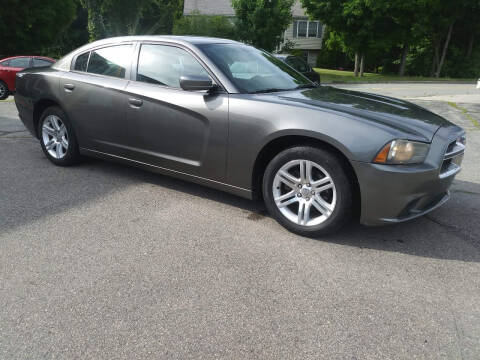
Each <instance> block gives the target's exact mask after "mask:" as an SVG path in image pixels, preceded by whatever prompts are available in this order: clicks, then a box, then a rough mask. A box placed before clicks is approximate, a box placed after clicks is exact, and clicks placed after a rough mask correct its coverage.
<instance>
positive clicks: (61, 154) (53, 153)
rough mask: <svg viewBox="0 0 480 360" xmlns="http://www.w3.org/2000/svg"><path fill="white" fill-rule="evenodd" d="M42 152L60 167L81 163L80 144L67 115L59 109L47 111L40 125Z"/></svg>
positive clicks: (39, 133) (52, 108)
mask: <svg viewBox="0 0 480 360" xmlns="http://www.w3.org/2000/svg"><path fill="white" fill-rule="evenodd" d="M38 135H39V138H40V144H41V146H42V150H43V152H44V153H45V155H46V156H47V158H48V160H50V161H51V162H52V163H54V164H55V165H58V166H69V165H73V164H76V163H78V162H79V161H80V152H79V149H78V142H77V138H76V136H75V132H74V130H73V127H72V125H71V124H70V122H69V120H68V117H67V114H65V112H64V111H63V110H62V109H60V108H59V107H56V106H52V107H49V108H48V109H46V110H45V111H44V112H43V114H42V116H41V118H40V121H39V123H38Z"/></svg>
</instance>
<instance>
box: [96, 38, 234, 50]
mask: <svg viewBox="0 0 480 360" xmlns="http://www.w3.org/2000/svg"><path fill="white" fill-rule="evenodd" d="M128 41H166V42H173V43H183V44H193V45H199V44H233V43H237V44H238V43H239V42H237V41H234V40H229V39H221V38H214V37H206V36H176V35H142V36H119V37H112V38H106V39H102V40H98V41H95V42H93V43H90V44H88V46H89V47H90V46H91V47H95V46H101V45H103V44H112V43H121V42H128Z"/></svg>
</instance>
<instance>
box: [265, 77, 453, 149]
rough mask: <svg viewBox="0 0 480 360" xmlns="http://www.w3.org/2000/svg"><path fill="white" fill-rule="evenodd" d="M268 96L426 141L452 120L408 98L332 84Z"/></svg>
mask: <svg viewBox="0 0 480 360" xmlns="http://www.w3.org/2000/svg"><path fill="white" fill-rule="evenodd" d="M269 96H275V97H277V101H282V102H283V101H286V102H289V103H292V102H293V103H297V104H300V103H301V104H305V105H309V106H314V107H318V108H320V109H327V110H332V111H335V112H341V113H344V114H349V115H352V116H355V117H359V118H362V119H366V120H367V121H371V122H374V123H376V124H378V125H381V126H389V127H392V128H395V129H396V130H399V131H402V132H404V133H405V134H406V136H409V135H411V136H412V137H415V138H419V137H420V138H424V139H425V140H426V141H431V140H432V138H433V136H434V135H435V133H436V131H437V130H438V129H439V127H441V126H446V125H449V124H450V123H449V122H448V121H447V120H445V119H444V118H442V117H441V116H438V115H436V114H434V113H432V112H430V111H428V110H426V109H424V108H422V107H420V106H418V105H415V104H412V103H409V102H407V101H403V100H399V99H394V98H390V97H386V96H381V95H374V94H368V93H361V92H356V91H349V90H342V89H337V88H333V87H330V86H320V87H318V88H314V89H305V90H296V91H288V92H282V93H272V94H269Z"/></svg>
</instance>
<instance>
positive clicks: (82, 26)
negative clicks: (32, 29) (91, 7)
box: [46, 0, 88, 58]
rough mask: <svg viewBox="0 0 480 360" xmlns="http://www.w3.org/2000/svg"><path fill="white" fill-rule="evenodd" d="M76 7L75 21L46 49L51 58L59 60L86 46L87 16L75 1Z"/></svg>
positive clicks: (78, 2)
mask: <svg viewBox="0 0 480 360" xmlns="http://www.w3.org/2000/svg"><path fill="white" fill-rule="evenodd" d="M75 3H76V6H77V15H76V18H75V20H74V21H73V22H72V23H71V24H70V25H69V26H68V28H66V29H65V31H62V33H61V34H60V36H59V37H58V38H57V40H56V41H55V43H54V44H52V45H51V46H49V47H48V48H47V52H46V54H47V55H48V56H51V57H53V58H61V57H62V56H63V55H65V54H67V53H69V52H70V51H72V50H74V49H76V48H78V47H80V46H82V45H84V44H86V43H87V42H88V31H87V23H88V21H87V20H88V14H87V11H86V10H85V9H84V8H83V6H82V5H81V3H80V0H75Z"/></svg>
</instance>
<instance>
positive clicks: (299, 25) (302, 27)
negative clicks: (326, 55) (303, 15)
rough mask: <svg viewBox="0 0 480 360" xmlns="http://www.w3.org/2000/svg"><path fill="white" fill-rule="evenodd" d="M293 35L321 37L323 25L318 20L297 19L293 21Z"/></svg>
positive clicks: (297, 36)
mask: <svg viewBox="0 0 480 360" xmlns="http://www.w3.org/2000/svg"><path fill="white" fill-rule="evenodd" d="M293 37H295V38H321V37H322V25H320V22H318V21H307V20H296V21H294V23H293Z"/></svg>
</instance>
